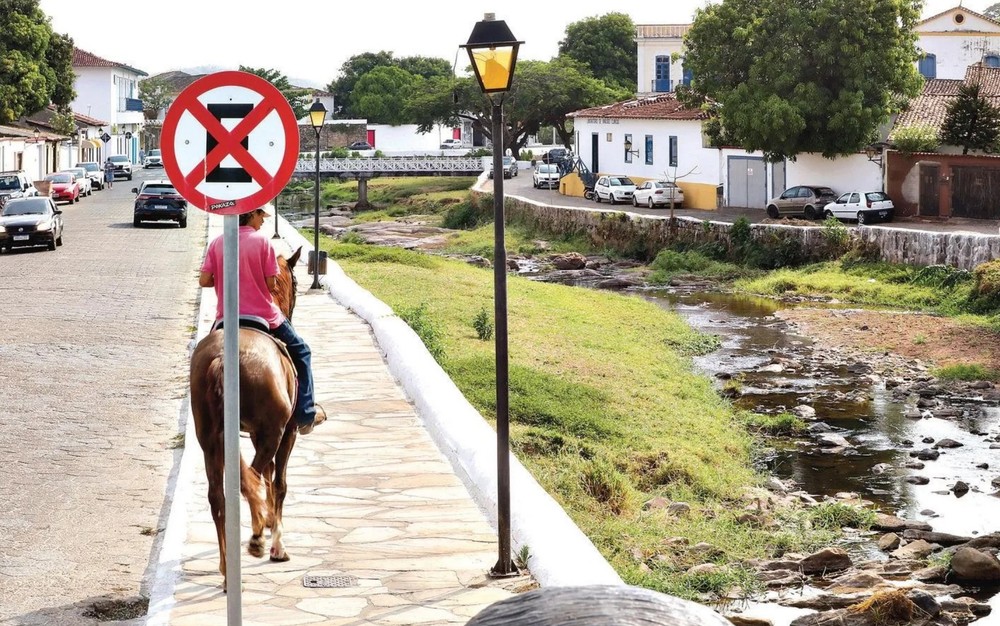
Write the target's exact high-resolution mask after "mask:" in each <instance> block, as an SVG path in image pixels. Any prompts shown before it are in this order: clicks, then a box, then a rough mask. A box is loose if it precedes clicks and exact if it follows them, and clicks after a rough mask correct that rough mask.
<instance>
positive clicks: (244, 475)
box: [240, 455, 268, 558]
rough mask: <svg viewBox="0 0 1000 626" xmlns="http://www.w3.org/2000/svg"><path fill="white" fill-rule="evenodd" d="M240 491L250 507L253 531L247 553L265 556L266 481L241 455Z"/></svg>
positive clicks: (258, 556)
mask: <svg viewBox="0 0 1000 626" xmlns="http://www.w3.org/2000/svg"><path fill="white" fill-rule="evenodd" d="M240 491H241V492H242V493H243V497H244V498H246V499H247V504H249V505H250V528H251V530H252V531H253V532H252V534H251V536H250V543H249V544H248V545H247V552H249V553H250V554H251V556H255V557H257V558H260V557H262V556H264V524H265V521H266V519H267V510H266V509H267V508H268V505H267V499H266V496H265V493H264V481H263V480H261V475H260V473H259V472H258V471H257V470H255V469H254V468H252V467H250V466H248V465H247V464H246V461H244V460H243V455H240Z"/></svg>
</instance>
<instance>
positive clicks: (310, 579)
mask: <svg viewBox="0 0 1000 626" xmlns="http://www.w3.org/2000/svg"><path fill="white" fill-rule="evenodd" d="M357 585H358V579H357V578H355V577H354V576H310V575H308V574H307V575H306V576H303V577H302V586H303V587H316V588H319V589H343V588H345V587H356V586H357Z"/></svg>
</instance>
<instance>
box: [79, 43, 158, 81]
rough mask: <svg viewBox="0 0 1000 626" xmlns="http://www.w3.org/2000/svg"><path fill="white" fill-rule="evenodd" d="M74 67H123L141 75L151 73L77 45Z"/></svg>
mask: <svg viewBox="0 0 1000 626" xmlns="http://www.w3.org/2000/svg"><path fill="white" fill-rule="evenodd" d="M73 67H120V68H122V69H126V70H129V71H131V72H134V73H136V74H138V75H139V76H149V74H147V73H146V72H143V71H142V70H139V69H136V68H134V67H132V66H130V65H125V64H124V63H116V62H114V61H109V60H107V59H103V58H101V57H99V56H97V55H96V54H94V53H92V52H87V51H86V50H81V49H79V48H76V47H74V48H73Z"/></svg>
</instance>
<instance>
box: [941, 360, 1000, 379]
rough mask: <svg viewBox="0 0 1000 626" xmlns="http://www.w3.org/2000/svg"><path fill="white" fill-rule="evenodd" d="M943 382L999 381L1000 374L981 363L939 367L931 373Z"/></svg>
mask: <svg viewBox="0 0 1000 626" xmlns="http://www.w3.org/2000/svg"><path fill="white" fill-rule="evenodd" d="M931 373H932V374H934V375H935V376H937V377H938V378H940V379H942V380H966V381H975V380H992V381H995V380H998V379H1000V372H998V371H997V370H995V369H993V368H990V367H986V366H985V365H980V364H979V363H958V364H955V365H946V366H944V367H939V368H937V369H936V370H934V371H933V372H931Z"/></svg>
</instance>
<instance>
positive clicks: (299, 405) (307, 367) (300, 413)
mask: <svg viewBox="0 0 1000 626" xmlns="http://www.w3.org/2000/svg"><path fill="white" fill-rule="evenodd" d="M271 334H272V335H274V336H275V337H277V338H278V339H280V340H281V341H283V342H285V345H286V346H288V354H290V355H291V356H292V363H294V364H295V371H296V372H297V373H298V375H299V392H298V395H297V396H296V398H295V412H294V413H293V415H292V417H294V418H295V422H296V423H297V424H303V425H305V424H312V423H313V422H314V421H315V420H316V398H315V395H314V391H313V374H312V351H310V350H309V346H308V345H306V342H305V341H303V340H302V337H300V336H299V334H298V333H297V332H295V329H294V328H293V327H292V323H291V322H289V321H288V320H285V321H284V322H282V323H281V326H278V327H277V328H272V329H271Z"/></svg>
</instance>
